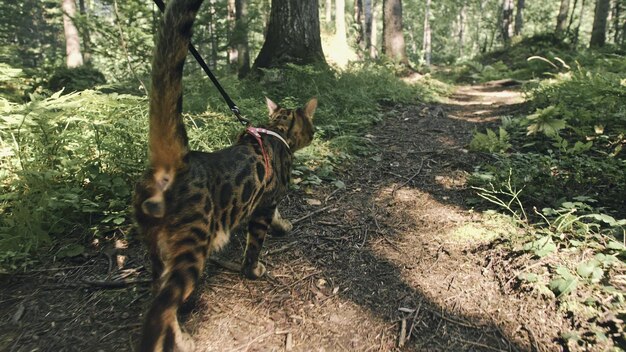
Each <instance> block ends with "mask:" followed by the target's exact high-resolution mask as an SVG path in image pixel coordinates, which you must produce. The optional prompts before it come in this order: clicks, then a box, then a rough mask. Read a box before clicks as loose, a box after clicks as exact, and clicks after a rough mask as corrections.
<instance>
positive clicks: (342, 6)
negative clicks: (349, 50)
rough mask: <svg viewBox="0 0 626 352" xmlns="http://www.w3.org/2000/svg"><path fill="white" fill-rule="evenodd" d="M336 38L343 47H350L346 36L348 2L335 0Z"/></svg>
mask: <svg viewBox="0 0 626 352" xmlns="http://www.w3.org/2000/svg"><path fill="white" fill-rule="evenodd" d="M335 36H336V37H337V43H338V44H339V45H341V46H342V47H346V46H348V39H347V35H346V1H345V0H335Z"/></svg>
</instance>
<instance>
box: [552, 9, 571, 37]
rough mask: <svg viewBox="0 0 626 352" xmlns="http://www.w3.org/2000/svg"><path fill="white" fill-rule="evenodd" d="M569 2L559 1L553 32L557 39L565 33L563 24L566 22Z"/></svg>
mask: <svg viewBox="0 0 626 352" xmlns="http://www.w3.org/2000/svg"><path fill="white" fill-rule="evenodd" d="M569 1H570V0H561V6H560V7H559V14H558V16H556V28H555V30H554V32H555V33H556V35H557V37H562V36H563V33H565V23H566V21H567V15H568V14H569Z"/></svg>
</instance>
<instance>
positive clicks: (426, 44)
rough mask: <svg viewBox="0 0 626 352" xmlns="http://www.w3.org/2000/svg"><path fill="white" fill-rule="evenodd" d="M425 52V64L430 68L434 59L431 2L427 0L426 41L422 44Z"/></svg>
mask: <svg viewBox="0 0 626 352" xmlns="http://www.w3.org/2000/svg"><path fill="white" fill-rule="evenodd" d="M422 49H423V51H424V62H425V64H426V66H430V62H431V59H432V47H431V34H430V0H426V10H425V11H424V40H423V44H422Z"/></svg>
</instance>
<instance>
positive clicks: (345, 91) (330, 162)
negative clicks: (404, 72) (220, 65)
mask: <svg viewBox="0 0 626 352" xmlns="http://www.w3.org/2000/svg"><path fill="white" fill-rule="evenodd" d="M188 66H191V65H188ZM188 71H189V72H188V73H187V75H186V77H185V95H184V96H185V99H184V110H185V112H186V113H185V115H184V118H185V123H186V125H187V128H188V134H189V137H190V143H191V145H192V148H194V149H198V150H204V151H212V150H216V149H219V148H222V147H224V146H227V145H230V144H231V143H232V142H233V140H234V139H235V138H236V136H237V135H238V134H239V133H241V131H242V130H243V127H242V126H241V125H240V124H238V123H237V122H236V120H235V118H234V117H233V116H232V114H231V113H230V111H229V110H228V108H227V106H226V104H225V103H224V102H223V101H222V98H221V96H220V95H219V94H218V93H217V91H216V90H215V88H214V87H213V86H212V84H211V83H210V81H209V80H208V79H206V78H205V77H204V76H203V75H201V74H200V73H199V72H198V71H197V70H196V69H194V68H193V67H191V68H188ZM0 73H1V74H2V77H0V81H3V82H5V83H6V82H12V84H10V85H9V84H5V85H4V86H5V87H7V89H6V90H3V91H2V92H0V93H1V94H2V95H0V109H1V110H2V115H1V116H2V117H1V119H0V185H1V187H2V192H1V196H0V214H1V217H0V271H5V272H6V271H14V270H18V269H21V268H24V267H26V266H28V265H29V263H31V262H33V261H38V260H49V258H50V256H52V257H54V258H63V257H68V256H75V255H80V254H82V253H83V252H84V251H85V250H86V248H87V246H88V245H89V244H90V243H92V242H93V241H94V240H95V239H99V238H104V237H108V236H112V235H117V234H119V233H120V231H122V230H124V231H125V230H127V229H128V227H129V225H130V223H131V219H130V214H129V204H130V198H131V194H132V187H133V183H134V181H135V180H136V179H137V177H138V175H139V174H140V173H141V172H142V170H143V169H144V167H145V165H146V144H147V143H146V137H147V106H148V102H147V99H146V98H145V97H142V96H133V95H126V94H117V93H105V92H110V85H109V86H107V87H104V88H106V89H103V90H99V89H101V88H103V87H96V88H95V89H96V90H84V91H79V92H61V91H59V92H56V93H54V94H52V93H46V92H47V90H45V89H43V90H42V89H38V90H37V91H40V92H41V94H31V95H30V97H29V98H28V99H27V100H28V102H26V103H19V102H16V100H15V99H13V98H14V97H16V96H23V95H24V92H20V91H19V85H17V84H16V83H14V82H19V81H16V79H17V78H19V79H25V78H24V75H23V73H21V72H16V71H14V70H10V69H9V68H4V67H2V71H0ZM221 81H222V84H223V85H224V86H225V88H226V90H227V91H228V92H229V93H230V94H231V96H232V98H233V100H235V101H236V102H237V104H238V106H239V108H240V109H241V111H242V113H243V115H244V116H246V117H248V118H250V119H251V120H252V121H253V123H254V124H259V123H262V122H264V121H266V118H267V108H266V106H265V101H264V96H268V97H270V98H271V99H273V100H274V101H276V102H278V103H279V104H282V105H284V106H286V107H294V106H301V105H302V104H304V103H305V102H306V101H307V100H308V99H309V98H311V97H317V98H318V100H319V106H318V110H317V112H316V114H315V119H314V120H315V124H316V127H317V132H316V137H315V140H314V143H313V144H312V146H310V147H308V148H306V149H305V150H303V151H302V152H300V153H299V155H298V157H297V160H298V162H297V165H296V170H295V171H294V179H295V180H296V183H297V185H294V186H295V187H311V186H314V185H319V184H322V183H329V184H331V185H333V184H334V185H335V186H336V187H341V186H342V183H341V182H339V181H338V180H336V179H335V178H334V176H333V175H334V170H335V168H336V167H337V166H338V165H340V164H341V163H344V162H345V161H346V160H349V159H351V158H352V157H353V156H354V155H357V154H367V153H369V152H370V150H371V149H372V146H371V145H369V144H368V142H367V140H366V139H364V138H362V137H361V136H362V134H363V133H364V131H365V130H366V129H367V128H369V127H371V126H372V124H376V123H377V122H378V121H380V120H381V119H382V116H383V114H382V112H381V111H380V104H381V103H385V104H391V103H400V102H403V103H411V102H416V101H417V100H422V99H431V98H432V97H434V96H435V94H437V91H438V89H440V88H437V87H439V86H438V85H436V84H434V83H433V84H431V83H432V82H428V81H425V83H423V84H415V85H407V84H405V83H403V82H401V81H400V80H399V79H397V78H396V77H394V76H393V74H392V73H390V72H389V71H386V70H384V69H378V68H375V67H353V68H351V69H348V70H346V71H345V72H336V71H329V70H325V69H315V68H312V67H304V68H302V67H295V66H294V67H288V68H286V69H284V70H269V71H266V72H264V74H263V75H262V77H261V78H260V80H258V81H257V80H243V81H239V80H237V79H236V78H234V77H231V76H226V77H224V78H222V79H221ZM132 84H133V85H135V86H136V85H137V83H136V82H133V83H132ZM117 86H118V88H119V84H117ZM122 88H123V87H122ZM121 90H122V91H124V89H121ZM17 101H19V100H17ZM77 239H79V240H78V241H77ZM42 255H44V256H43V257H42ZM44 258H48V259H44Z"/></svg>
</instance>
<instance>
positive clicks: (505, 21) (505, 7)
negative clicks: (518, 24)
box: [500, 0, 513, 46]
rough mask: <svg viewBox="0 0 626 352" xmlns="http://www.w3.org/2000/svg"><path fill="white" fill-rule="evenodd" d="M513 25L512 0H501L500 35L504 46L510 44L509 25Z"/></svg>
mask: <svg viewBox="0 0 626 352" xmlns="http://www.w3.org/2000/svg"><path fill="white" fill-rule="evenodd" d="M512 23H513V0H502V16H501V17H500V35H501V36H502V41H503V42H504V45H506V46H508V45H509V44H510V43H511V24H512Z"/></svg>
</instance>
